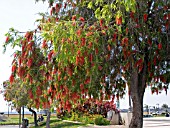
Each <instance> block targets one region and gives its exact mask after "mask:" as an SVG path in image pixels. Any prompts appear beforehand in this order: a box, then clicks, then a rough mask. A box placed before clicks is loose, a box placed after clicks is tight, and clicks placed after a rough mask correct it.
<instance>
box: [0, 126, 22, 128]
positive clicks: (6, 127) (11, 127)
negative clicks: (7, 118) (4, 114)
mask: <svg viewBox="0 0 170 128" xmlns="http://www.w3.org/2000/svg"><path fill="white" fill-rule="evenodd" d="M0 128H19V126H18V125H0Z"/></svg>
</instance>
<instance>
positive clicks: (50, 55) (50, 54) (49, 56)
mask: <svg viewBox="0 0 170 128" xmlns="http://www.w3.org/2000/svg"><path fill="white" fill-rule="evenodd" d="M53 53H54V51H53V50H52V51H50V53H49V54H48V60H51V57H52V55H53Z"/></svg>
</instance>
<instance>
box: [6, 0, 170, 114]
mask: <svg viewBox="0 0 170 128" xmlns="http://www.w3.org/2000/svg"><path fill="white" fill-rule="evenodd" d="M169 4H170V3H169V1H166V0H163V1H159V0H158V1H151V0H148V1H147V0H141V1H139V0H137V1H135V0H126V1H119V0H116V1H112V0H108V1H105V0H94V1H88V0H86V1H78V0H77V1H72V0H67V1H63V0H59V1H56V2H55V1H53V0H49V7H50V10H49V12H48V13H46V14H41V13H40V15H41V16H42V19H38V20H37V22H38V23H39V25H38V27H37V28H36V29H35V30H33V31H28V32H26V33H20V32H19V31H17V30H15V29H10V30H9V32H8V33H7V34H6V36H7V39H6V41H5V43H4V48H6V46H7V45H11V46H12V47H20V50H16V51H15V53H14V60H13V62H12V74H11V76H10V83H11V84H12V83H13V82H15V81H16V79H20V81H21V84H22V86H23V87H24V88H26V89H27V90H28V93H29V96H30V98H31V99H32V100H33V102H35V104H36V107H37V108H39V107H42V106H44V107H47V106H48V107H49V106H51V105H52V104H53V103H55V104H56V105H58V106H59V107H58V108H59V109H60V108H61V107H63V108H64V109H67V110H68V111H70V110H71V108H74V107H75V106H76V104H79V103H83V102H85V101H86V100H87V99H88V101H92V102H101V101H103V100H105V99H112V103H113V102H114V98H115V96H116V97H117V99H119V97H123V95H124V94H125V93H126V85H128V87H129V88H130V89H129V90H130V91H129V94H130V95H132V100H135V99H134V98H135V97H134V95H133V94H135V93H138V94H139V95H141V100H142V99H143V94H144V89H145V88H146V86H147V85H148V86H151V87H152V93H154V92H156V93H157V94H158V91H159V90H163V89H164V90H165V91H167V89H168V85H169V81H170V71H169V70H170V69H169V68H170V64H169V63H170V42H169V35H170V33H169V31H170V27H169V22H170V20H169V19H170V13H169ZM136 85H138V86H137V87H136ZM133 89H134V90H133ZM134 91H135V92H134ZM140 91H141V92H140ZM140 93H141V94H140ZM55 99H56V100H55ZM142 101H143V100H142ZM142 101H141V103H143V102H142ZM134 102H135V101H134Z"/></svg>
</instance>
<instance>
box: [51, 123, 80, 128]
mask: <svg viewBox="0 0 170 128" xmlns="http://www.w3.org/2000/svg"><path fill="white" fill-rule="evenodd" d="M71 126H73V127H78V126H80V124H76V123H71V122H62V123H61V124H56V125H52V126H51V128H70V127H71Z"/></svg>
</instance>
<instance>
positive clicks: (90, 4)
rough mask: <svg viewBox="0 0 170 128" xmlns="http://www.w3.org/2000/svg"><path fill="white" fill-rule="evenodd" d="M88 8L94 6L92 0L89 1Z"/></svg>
mask: <svg viewBox="0 0 170 128" xmlns="http://www.w3.org/2000/svg"><path fill="white" fill-rule="evenodd" d="M87 7H88V8H90V9H92V8H93V2H92V1H91V2H89V4H88V6H87Z"/></svg>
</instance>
